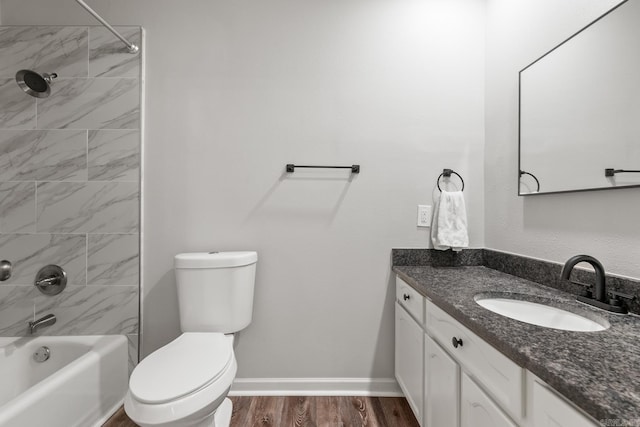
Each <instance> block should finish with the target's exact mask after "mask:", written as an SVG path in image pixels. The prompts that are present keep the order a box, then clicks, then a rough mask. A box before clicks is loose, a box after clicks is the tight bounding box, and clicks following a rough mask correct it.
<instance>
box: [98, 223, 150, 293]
mask: <svg viewBox="0 0 640 427" xmlns="http://www.w3.org/2000/svg"><path fill="white" fill-rule="evenodd" d="M138 242H139V236H138V235H137V234H90V235H89V236H88V246H87V284H88V285H110V286H117V285H120V286H137V285H138V284H139V282H140V280H139V269H138V266H139V264H140V261H139V257H138V252H139V251H138V246H139V243H138Z"/></svg>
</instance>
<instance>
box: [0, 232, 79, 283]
mask: <svg viewBox="0 0 640 427" xmlns="http://www.w3.org/2000/svg"><path fill="white" fill-rule="evenodd" d="M86 251H87V249H86V236H85V235H68V234H0V259H6V260H9V261H11V263H12V264H13V275H12V276H11V278H10V279H9V280H7V281H6V282H2V284H5V285H30V286H32V285H33V282H34V280H35V277H36V273H37V272H38V270H40V268H42V267H44V266H45V265H47V264H55V265H59V266H60V267H62V268H63V269H64V270H65V271H66V272H67V280H68V283H69V284H71V285H85V284H86V269H87V262H86V258H87V252H86Z"/></svg>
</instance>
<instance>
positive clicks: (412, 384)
mask: <svg viewBox="0 0 640 427" xmlns="http://www.w3.org/2000/svg"><path fill="white" fill-rule="evenodd" d="M423 337H424V332H423V331H422V328H420V326H419V325H418V323H417V322H416V321H415V320H413V318H412V317H411V316H410V315H409V313H407V312H406V311H405V309H404V308H402V307H401V306H400V305H399V304H398V303H397V302H396V349H395V350H396V361H395V371H396V379H397V380H398V384H399V385H400V388H401V389H402V391H403V392H404V395H405V397H406V398H407V401H408V402H409V406H411V409H413V413H414V414H415V416H416V419H417V420H418V421H419V422H420V423H421V424H422V403H423V401H424V396H423V384H422V379H423V377H424V370H423V369H424V368H423V360H424V357H423V343H422V342H423Z"/></svg>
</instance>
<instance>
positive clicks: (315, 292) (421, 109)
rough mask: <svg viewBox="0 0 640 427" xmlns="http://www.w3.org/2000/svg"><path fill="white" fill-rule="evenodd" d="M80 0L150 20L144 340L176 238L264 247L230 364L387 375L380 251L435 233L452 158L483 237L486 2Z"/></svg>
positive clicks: (389, 315)
mask: <svg viewBox="0 0 640 427" xmlns="http://www.w3.org/2000/svg"><path fill="white" fill-rule="evenodd" d="M0 4H1V6H2V10H3V23H4V24H65V25H68V24H88V23H93V21H91V19H90V18H88V17H87V16H86V14H85V12H84V11H82V10H81V9H80V8H79V7H78V6H77V5H75V3H74V2H73V1H71V0H56V1H55V2H53V1H50V0H2V1H1V2H0ZM91 4H92V5H94V6H95V7H96V9H97V10H98V11H99V12H100V13H102V14H103V15H104V17H105V18H106V19H108V20H109V21H111V22H112V23H113V24H121V25H125V24H139V25H143V26H144V27H145V29H146V30H147V33H146V34H147V52H146V59H147V74H146V78H147V88H146V90H147V100H146V101H147V107H146V108H147V109H146V120H147V121H146V126H147V132H146V142H145V144H146V145H145V158H144V161H145V168H146V169H145V173H144V184H143V185H144V190H143V191H144V211H145V215H144V220H143V221H144V229H143V232H144V238H143V254H144V275H145V276H144V284H143V286H144V289H143V292H144V300H143V304H144V318H143V327H144V329H143V334H144V342H143V346H144V351H145V352H146V353H148V352H150V351H152V350H154V349H156V348H157V347H159V346H161V345H163V344H164V343H166V342H168V341H169V340H170V339H172V338H173V337H175V336H176V335H177V334H178V333H179V330H178V317H177V305H176V297H175V284H174V279H173V274H172V257H173V255H174V254H175V253H178V252H182V251H199V250H212V249H216V250H234V249H236V250H237V249H255V250H257V251H258V252H259V257H260V258H259V266H258V271H257V283H256V297H255V298H256V299H255V310H254V321H253V324H252V325H251V326H250V327H249V328H248V329H247V330H246V331H245V332H244V333H243V334H242V335H241V337H240V342H239V345H238V348H237V351H236V353H237V356H238V362H239V365H240V371H239V377H245V378H247V377H254V378H265V377H280V378H286V377H321V378H331V377H353V378H391V377H392V376H393V304H392V301H393V289H392V287H391V283H392V281H391V274H390V251H391V248H393V247H425V246H427V245H428V229H417V228H416V225H415V222H416V205H417V204H432V195H433V194H435V192H434V187H435V179H436V177H437V176H438V174H439V173H440V172H441V171H442V169H443V168H445V167H450V168H453V169H455V170H456V171H458V172H460V173H461V174H462V175H463V177H464V178H465V182H466V188H465V195H466V197H467V206H468V211H469V218H470V232H471V246H473V247H482V246H484V241H483V236H484V230H483V224H484V218H483V214H484V206H483V203H484V196H483V194H484V189H483V174H484V170H483V144H484V141H483V137H484V115H483V109H484V87H483V86H484V84H483V83H484V22H483V20H484V3H483V2H482V1H480V0H455V1H450V0H447V1H445V0H428V1H427V0H420V1H418V0H396V1H386V0H353V1H349V2H340V1H329V2H327V1H314V2H301V1H299V0H276V1H270V2H264V1H258V0H243V1H234V2H228V1H211V0H191V1H181V2H177V1H173V0H137V1H135V2H132V1H130V0H109V1H106V0H103V1H99V2H98V1H93V2H91ZM289 162H295V163H299V164H305V163H306V164H313V163H316V164H351V163H360V164H361V166H362V173H360V174H359V175H357V176H353V177H352V178H351V179H349V178H347V177H348V174H347V173H345V172H343V171H338V172H332V171H315V172H300V173H299V172H296V173H295V174H294V175H292V176H286V175H285V174H284V166H285V164H286V163H289ZM454 179H455V178H454ZM514 191H515V190H514ZM436 192H437V190H436Z"/></svg>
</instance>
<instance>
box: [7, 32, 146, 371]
mask: <svg viewBox="0 0 640 427" xmlns="http://www.w3.org/2000/svg"><path fill="white" fill-rule="evenodd" d="M118 30H119V31H120V32H121V33H122V34H123V35H124V36H125V37H127V38H128V39H130V40H131V41H132V42H134V43H136V44H138V45H140V44H141V38H142V31H141V29H140V28H139V27H118ZM20 69H30V70H33V71H36V72H38V73H40V74H42V73H57V74H58V78H57V79H55V80H54V81H53V83H52V85H51V95H50V96H49V97H48V98H43V99H36V98H33V97H31V96H29V95H27V94H25V93H24V92H23V91H22V90H21V89H20V88H19V87H18V85H17V84H16V82H15V74H16V72H17V71H18V70H20ZM140 73H141V54H134V55H132V54H130V53H128V52H127V50H126V48H125V47H124V46H123V45H122V44H121V42H120V41H119V40H118V39H116V38H115V37H114V36H113V35H112V34H111V33H109V32H108V31H107V30H106V29H105V28H103V27H57V26H38V27H33V26H16V27H0V100H1V102H0V259H7V260H9V261H11V262H12V263H13V267H14V273H13V276H12V277H11V278H10V279H9V280H7V281H5V282H0V336H23V335H27V334H28V332H27V327H26V325H27V322H28V321H29V320H32V319H33V318H34V317H36V318H37V317H41V316H43V315H45V314H49V313H54V314H55V315H56V316H57V318H58V321H57V323H56V324H55V325H53V326H50V327H47V328H43V329H41V330H40V331H38V334H43V335H92V334H124V335H126V336H127V339H128V340H129V343H130V352H131V354H130V362H131V364H133V363H135V361H136V360H137V351H138V350H137V347H138V345H137V343H138V325H139V320H138V317H139V316H138V314H139V313H138V306H139V284H140V283H139V281H140V280H139V277H140V274H139V270H140V256H139V253H140V249H139V240H140V239H139V234H140V213H139V210H140V146H141V129H140V123H141V111H140V106H141V102H140V99H141V88H140V83H141V78H140V77H141V76H140ZM46 264H58V265H60V266H61V267H63V268H64V269H65V270H66V272H67V275H68V285H67V288H66V289H65V290H64V291H63V292H62V293H61V294H59V295H57V296H54V297H48V296H45V295H43V294H41V293H40V292H39V291H38V290H37V289H36V288H35V287H34V286H33V281H34V278H35V274H36V272H37V271H38V270H39V269H40V268H41V267H43V266H44V265H46Z"/></svg>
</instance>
